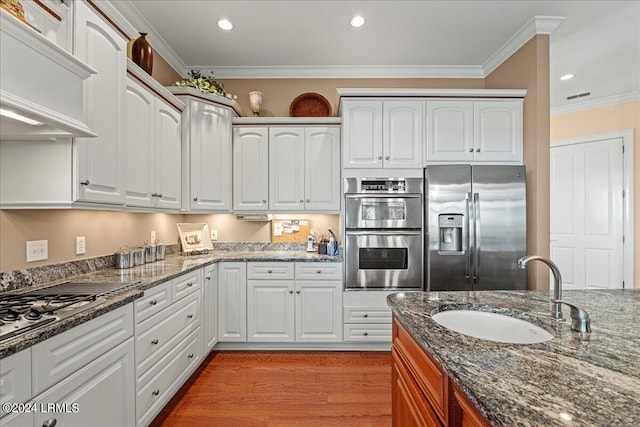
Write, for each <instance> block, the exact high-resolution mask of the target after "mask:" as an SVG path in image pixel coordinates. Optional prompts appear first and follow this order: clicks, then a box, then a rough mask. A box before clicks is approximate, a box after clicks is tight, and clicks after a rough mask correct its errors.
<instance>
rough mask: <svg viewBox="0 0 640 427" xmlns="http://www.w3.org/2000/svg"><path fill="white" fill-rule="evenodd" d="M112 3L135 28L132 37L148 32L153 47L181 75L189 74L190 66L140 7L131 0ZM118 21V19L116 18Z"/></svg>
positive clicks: (120, 14)
mask: <svg viewBox="0 0 640 427" xmlns="http://www.w3.org/2000/svg"><path fill="white" fill-rule="evenodd" d="M110 3H111V6H112V8H113V9H114V10H115V11H117V12H118V16H121V17H122V19H123V20H124V21H125V22H126V23H127V26H128V27H129V28H132V29H134V30H133V31H134V33H133V36H132V37H131V38H132V39H135V38H137V37H138V33H139V32H143V33H147V40H148V41H149V43H150V44H151V46H152V47H153V49H154V50H155V51H156V52H158V54H159V55H160V56H162V58H163V59H164V60H165V61H167V63H168V64H169V65H170V66H171V67H172V68H173V69H174V70H175V71H176V72H177V73H178V74H180V75H181V76H184V75H186V74H187V71H188V70H189V68H188V67H187V66H186V65H185V63H184V62H183V61H182V59H181V58H180V57H179V56H178V54H176V53H175V51H174V50H173V49H171V48H170V47H169V44H168V43H167V42H166V41H165V40H164V39H163V38H162V36H160V34H159V33H158V32H157V31H156V30H155V28H153V27H152V26H151V24H150V23H149V21H147V20H146V19H145V17H144V16H142V14H141V13H140V12H138V9H136V8H135V6H133V4H132V3H131V2H130V1H129V0H118V1H113V0H112V1H111V2H110ZM112 18H113V17H112ZM116 22H118V21H117V20H116Z"/></svg>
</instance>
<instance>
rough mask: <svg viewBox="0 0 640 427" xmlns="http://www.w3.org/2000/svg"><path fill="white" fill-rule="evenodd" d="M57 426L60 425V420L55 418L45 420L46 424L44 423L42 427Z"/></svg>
mask: <svg viewBox="0 0 640 427" xmlns="http://www.w3.org/2000/svg"><path fill="white" fill-rule="evenodd" d="M56 424H58V420H57V419H55V418H49V419H48V420H45V422H43V423H42V427H53V426H55V425H56Z"/></svg>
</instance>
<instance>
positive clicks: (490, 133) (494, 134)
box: [473, 100, 522, 162]
mask: <svg viewBox="0 0 640 427" xmlns="http://www.w3.org/2000/svg"><path fill="white" fill-rule="evenodd" d="M473 113H474V119H473V121H474V140H475V153H474V154H475V160H476V161H481V162H522V101H521V100H520V101H474V103H473Z"/></svg>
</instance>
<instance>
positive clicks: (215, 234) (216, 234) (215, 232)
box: [211, 229, 218, 241]
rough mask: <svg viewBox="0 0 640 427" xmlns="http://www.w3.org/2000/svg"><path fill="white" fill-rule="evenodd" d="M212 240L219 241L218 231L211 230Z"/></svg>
mask: <svg viewBox="0 0 640 427" xmlns="http://www.w3.org/2000/svg"><path fill="white" fill-rule="evenodd" d="M211 240H214V241H215V240H218V230H215V229H213V230H211Z"/></svg>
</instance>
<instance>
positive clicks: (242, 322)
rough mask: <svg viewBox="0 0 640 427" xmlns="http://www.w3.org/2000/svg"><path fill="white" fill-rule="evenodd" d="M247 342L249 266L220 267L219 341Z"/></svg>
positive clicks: (239, 264)
mask: <svg viewBox="0 0 640 427" xmlns="http://www.w3.org/2000/svg"><path fill="white" fill-rule="evenodd" d="M246 340H247V264H246V263H244V262H222V263H220V264H219V265H218V341H220V342H225V341H246Z"/></svg>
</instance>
